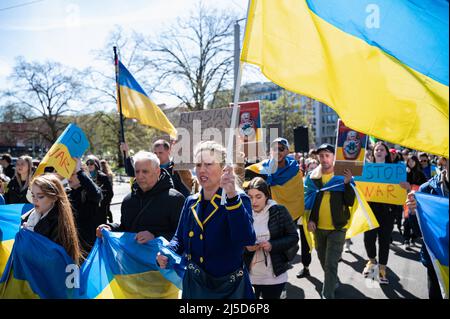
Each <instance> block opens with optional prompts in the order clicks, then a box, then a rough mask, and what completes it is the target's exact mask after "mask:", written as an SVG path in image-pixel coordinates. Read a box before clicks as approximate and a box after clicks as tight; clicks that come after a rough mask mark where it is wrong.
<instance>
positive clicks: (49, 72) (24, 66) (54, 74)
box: [3, 57, 81, 143]
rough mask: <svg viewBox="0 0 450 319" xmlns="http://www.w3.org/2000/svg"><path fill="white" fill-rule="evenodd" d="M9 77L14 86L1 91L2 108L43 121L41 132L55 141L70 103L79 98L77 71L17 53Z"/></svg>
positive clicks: (24, 119)
mask: <svg viewBox="0 0 450 319" xmlns="http://www.w3.org/2000/svg"><path fill="white" fill-rule="evenodd" d="M9 79H10V80H11V82H12V83H14V88H12V89H10V90H7V91H6V92H5V93H4V97H5V98H6V103H5V104H4V105H3V108H4V109H5V110H14V111H15V116H16V117H18V118H20V119H21V120H22V121H27V122H29V121H37V122H39V123H42V125H43V126H44V127H42V128H41V130H40V134H42V136H43V138H44V139H45V140H47V141H49V142H50V143H54V142H55V141H56V139H57V138H58V136H59V135H60V133H61V131H62V130H63V129H64V127H65V125H66V123H65V121H64V119H63V116H64V115H68V114H69V113H70V112H71V111H72V105H71V103H73V102H76V101H80V100H81V83H80V79H79V74H78V73H77V72H76V71H75V70H73V69H70V68H67V67H64V66H63V65H61V64H60V63H56V62H50V61H47V62H45V63H38V62H27V61H25V59H23V58H22V57H19V58H17V59H16V65H15V67H14V69H13V72H12V74H11V76H10V77H9Z"/></svg>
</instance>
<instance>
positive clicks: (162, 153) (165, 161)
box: [120, 140, 192, 197]
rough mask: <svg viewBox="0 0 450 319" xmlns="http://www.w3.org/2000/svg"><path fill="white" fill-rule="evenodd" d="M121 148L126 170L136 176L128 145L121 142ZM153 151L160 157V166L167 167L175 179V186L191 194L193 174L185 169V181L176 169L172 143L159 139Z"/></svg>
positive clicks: (186, 195)
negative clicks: (172, 155) (171, 153)
mask: <svg viewBox="0 0 450 319" xmlns="http://www.w3.org/2000/svg"><path fill="white" fill-rule="evenodd" d="M120 149H121V150H122V152H125V156H126V158H125V171H126V173H127V175H128V176H129V177H134V169H133V163H132V160H131V157H129V156H128V145H127V144H126V143H121V145H120ZM152 151H153V153H155V155H156V156H157V157H158V159H159V163H160V164H159V167H160V168H163V169H165V170H166V171H167V172H168V173H169V175H170V177H171V178H172V181H173V187H174V188H175V189H176V190H177V191H179V192H180V193H181V194H183V196H184V197H188V196H189V195H190V194H191V189H192V174H191V173H190V171H189V170H187V171H185V173H187V174H185V175H186V179H187V180H186V181H183V179H182V178H181V176H180V174H179V173H178V172H177V171H175V170H174V162H173V161H171V159H170V144H169V142H167V141H166V140H157V141H156V142H155V143H153V148H152Z"/></svg>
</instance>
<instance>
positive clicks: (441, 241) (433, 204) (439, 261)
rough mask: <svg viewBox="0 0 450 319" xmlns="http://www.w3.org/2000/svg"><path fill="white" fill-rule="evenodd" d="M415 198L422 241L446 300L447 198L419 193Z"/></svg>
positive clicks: (447, 278) (447, 280)
mask: <svg viewBox="0 0 450 319" xmlns="http://www.w3.org/2000/svg"><path fill="white" fill-rule="evenodd" d="M415 197H416V201H417V219H418V221H419V226H420V230H421V232H422V236H423V241H424V244H425V245H426V248H427V251H428V254H429V255H430V257H431V261H432V262H433V267H434V270H435V272H436V275H437V277H438V280H439V284H440V286H441V291H442V296H443V297H444V298H446V299H448V296H449V295H448V283H449V277H448V249H449V246H448V240H449V238H448V219H449V210H448V197H441V196H435V195H430V194H425V193H419V192H417V193H415Z"/></svg>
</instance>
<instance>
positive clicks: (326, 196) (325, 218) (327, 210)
mask: <svg viewBox="0 0 450 319" xmlns="http://www.w3.org/2000/svg"><path fill="white" fill-rule="evenodd" d="M333 176H334V174H333V173H331V174H323V175H322V183H323V185H325V184H326V183H328V182H329V181H330V179H332V178H333ZM330 197H331V193H330V192H324V193H323V197H322V202H321V203H320V208H319V222H318V225H317V228H319V229H324V230H334V229H335V228H334V225H333V219H332V218H331V207H330Z"/></svg>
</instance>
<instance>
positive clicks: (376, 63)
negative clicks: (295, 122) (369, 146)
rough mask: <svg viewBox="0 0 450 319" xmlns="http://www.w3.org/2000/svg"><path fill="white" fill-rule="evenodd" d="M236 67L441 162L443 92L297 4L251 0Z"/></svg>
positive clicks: (445, 127) (445, 148) (445, 150)
mask: <svg viewBox="0 0 450 319" xmlns="http://www.w3.org/2000/svg"><path fill="white" fill-rule="evenodd" d="M241 60H242V61H244V62H248V63H251V64H255V65H258V66H259V67H260V69H261V71H262V73H263V74H264V75H265V76H266V77H268V78H269V79H270V80H272V81H273V82H274V83H276V84H278V85H280V86H282V87H284V88H286V89H287V90H289V91H292V92H296V93H299V94H303V95H308V96H310V97H312V98H314V99H316V100H319V101H321V102H323V103H325V104H327V105H329V106H330V107H332V108H333V109H334V110H335V111H336V112H337V113H338V115H339V117H340V118H342V119H343V121H344V122H345V125H347V126H348V127H351V128H352V129H354V130H356V131H359V132H363V133H366V134H368V135H371V136H374V137H376V138H379V139H384V140H387V141H390V142H393V143H395V144H400V145H403V146H406V147H409V148H412V149H417V150H422V151H426V152H429V153H433V154H439V155H443V156H446V157H448V156H449V133H448V132H449V116H448V113H449V106H448V105H449V89H448V86H445V85H443V84H441V83H438V82H437V81H435V80H433V79H431V78H429V77H427V76H425V75H423V74H421V73H418V72H416V71H414V70H413V69H411V68H409V67H407V66H405V65H402V64H400V63H399V62H398V61H397V60H396V59H394V58H393V57H392V56H389V55H388V54H386V53H384V52H382V51H381V50H380V49H379V48H377V47H373V46H369V45H368V44H367V43H366V42H365V41H363V40H361V39H359V38H357V37H354V36H352V35H350V34H347V33H345V32H343V31H341V30H340V29H338V28H336V27H334V26H333V25H331V24H330V23H328V22H326V21H324V20H323V19H321V18H320V17H318V16H316V15H315V14H314V13H313V12H312V11H311V10H309V8H308V6H307V3H306V1H304V0H276V1H268V0H252V1H251V4H250V8H249V14H248V20H247V29H246V32H245V38H244V45H243V49H242V56H241Z"/></svg>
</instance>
